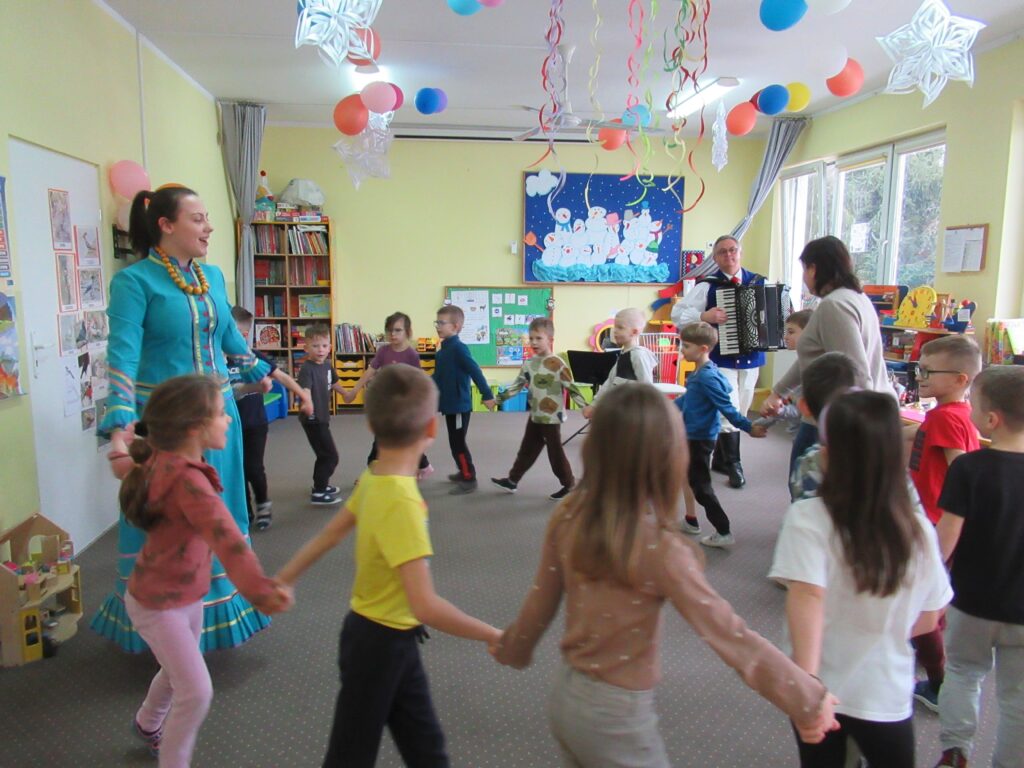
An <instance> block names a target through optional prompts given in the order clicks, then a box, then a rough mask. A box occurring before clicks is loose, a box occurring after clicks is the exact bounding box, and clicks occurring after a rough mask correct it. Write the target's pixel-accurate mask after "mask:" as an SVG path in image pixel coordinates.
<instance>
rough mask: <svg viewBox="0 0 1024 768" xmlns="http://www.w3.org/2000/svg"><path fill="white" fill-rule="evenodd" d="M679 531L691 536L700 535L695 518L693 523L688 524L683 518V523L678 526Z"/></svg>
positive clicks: (688, 521)
mask: <svg viewBox="0 0 1024 768" xmlns="http://www.w3.org/2000/svg"><path fill="white" fill-rule="evenodd" d="M679 530H680V531H682V532H683V533H688V534H690V535H691V536H697V535H699V534H700V523H699V522H697V518H693V522H692V523H691V522H690V519H689V518H688V517H684V518H683V522H682V523H681V524H680V526H679Z"/></svg>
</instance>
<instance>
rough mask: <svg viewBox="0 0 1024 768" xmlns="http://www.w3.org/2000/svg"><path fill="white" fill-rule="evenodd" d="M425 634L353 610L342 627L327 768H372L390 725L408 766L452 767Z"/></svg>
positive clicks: (325, 762)
mask: <svg viewBox="0 0 1024 768" xmlns="http://www.w3.org/2000/svg"><path fill="white" fill-rule="evenodd" d="M424 635H425V632H424V631H423V629H422V627H421V628H419V629H410V630H398V629H391V628H390V627H385V626H384V625H383V624H378V623H377V622H375V621H370V620H369V619H367V618H364V617H363V616H360V615H359V614H358V613H354V612H351V611H350V612H349V614H348V615H347V616H346V617H345V623H344V624H343V626H342V628H341V640H340V642H339V646H340V647H339V652H338V666H339V668H340V669H341V691H340V692H339V693H338V703H337V705H336V706H335V708H334V725H333V726H332V727H331V740H330V743H329V745H328V747H327V756H326V757H325V758H324V763H323V764H324V768H373V766H374V765H375V764H376V762H377V752H378V750H379V749H380V740H381V736H382V735H383V732H384V726H385V725H386V726H387V728H388V730H389V731H391V737H392V738H393V739H394V740H395V746H396V747H398V751H399V753H400V754H401V755H402V762H403V763H405V765H407V766H409V767H410V768H448V765H449V763H448V754H447V752H446V751H445V744H444V733H443V732H442V731H441V723H440V722H439V721H438V719H437V713H436V712H435V711H434V705H433V703H432V702H431V700H430V686H429V683H428V681H427V673H426V671H424V669H423V660H422V659H421V658H420V647H419V643H420V642H421V641H422V638H423V636H424Z"/></svg>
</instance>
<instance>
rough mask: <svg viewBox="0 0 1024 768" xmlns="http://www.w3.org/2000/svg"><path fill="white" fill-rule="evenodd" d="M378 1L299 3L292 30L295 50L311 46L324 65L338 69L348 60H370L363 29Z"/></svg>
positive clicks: (313, 0) (308, 0)
mask: <svg viewBox="0 0 1024 768" xmlns="http://www.w3.org/2000/svg"><path fill="white" fill-rule="evenodd" d="M381 2H382V0H303V2H301V3H300V7H301V10H300V11H299V23H298V25H297V26H296V27H295V47H296V48H299V47H301V46H303V45H315V46H317V47H318V48H319V49H320V56H321V57H323V60H324V61H326V62H327V63H328V64H333V65H334V66H341V64H342V63H343V62H344V61H345V59H346V58H348V57H349V56H355V57H356V58H359V59H370V60H372V59H373V53H372V51H370V50H369V45H370V36H369V35H367V34H366V33H365V32H363V34H362V35H361V34H360V31H361V30H365V29H367V28H368V27H369V26H370V25H371V24H372V23H373V20H374V19H376V18H377V12H378V11H380V4H381Z"/></svg>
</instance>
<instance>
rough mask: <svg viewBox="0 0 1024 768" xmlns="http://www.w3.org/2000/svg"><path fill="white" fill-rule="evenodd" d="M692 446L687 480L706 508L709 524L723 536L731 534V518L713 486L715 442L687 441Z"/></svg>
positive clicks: (694, 494)
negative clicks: (712, 468) (712, 463)
mask: <svg viewBox="0 0 1024 768" xmlns="http://www.w3.org/2000/svg"><path fill="white" fill-rule="evenodd" d="M687 443H689V445H690V469H689V471H688V472H687V479H688V480H689V481H690V489H691V490H692V491H693V497H694V498H695V499H696V500H697V503H698V504H700V505H701V506H702V507H704V513H705V514H706V515H707V516H708V522H709V523H711V525H712V526H713V527H714V529H715V530H716V531H718V532H719V533H720V534H722V535H723V536H724V535H725V534H727V533H729V532H730V530H731V529H730V527H729V516H728V515H727V514H725V510H724V509H722V504H721V502H719V501H718V497H717V496H716V495H715V487H714V486H713V485H712V484H711V454H712V452H713V451H714V450H715V441H714V440H687Z"/></svg>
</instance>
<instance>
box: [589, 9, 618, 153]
mask: <svg viewBox="0 0 1024 768" xmlns="http://www.w3.org/2000/svg"><path fill="white" fill-rule="evenodd" d="M592 6H593V9H594V28H593V29H592V30H591V31H590V44H591V46H593V48H594V63H593V64H591V65H590V72H589V75H590V77H589V79H588V80H587V90H588V91H589V92H590V105H591V106H592V107H593V108H594V114H596V115H597V122H603V121H604V110H603V109H602V108H601V103H600V102H599V101H598V100H597V75H598V73H599V72H600V71H601V53H602V51H601V44H600V43H599V42H598V39H597V33H598V30H600V29H601V24H603V23H604V21H603V19H602V18H601V8H600V6H599V5H598V0H592ZM593 125H594V124H593V122H588V123H587V141H589V142H593V141H594V137H593V130H594V129H593ZM597 140H598V141H601V142H602V143H603V144H605V148H606V149H608V148H609V147H608V145H607V142H604V141H602V139H601V138H600V136H598V139H597ZM620 144H621V142H620Z"/></svg>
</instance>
